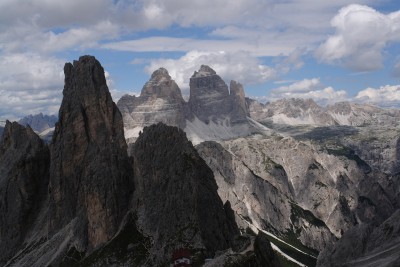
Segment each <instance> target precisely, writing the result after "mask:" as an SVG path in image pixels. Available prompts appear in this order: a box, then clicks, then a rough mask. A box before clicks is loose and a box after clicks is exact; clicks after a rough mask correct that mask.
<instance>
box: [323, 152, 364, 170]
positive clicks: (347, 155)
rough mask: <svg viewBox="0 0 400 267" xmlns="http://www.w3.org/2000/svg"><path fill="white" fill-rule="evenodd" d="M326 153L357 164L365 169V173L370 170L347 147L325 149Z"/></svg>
mask: <svg viewBox="0 0 400 267" xmlns="http://www.w3.org/2000/svg"><path fill="white" fill-rule="evenodd" d="M326 151H327V152H328V154H331V155H334V156H339V157H345V158H347V159H349V160H353V161H355V162H356V163H357V165H358V166H359V167H362V168H365V169H366V170H367V171H370V170H371V168H370V167H369V165H368V164H367V163H366V162H365V161H363V160H362V159H361V158H360V157H359V156H358V155H357V154H356V153H355V151H354V150H353V149H351V148H349V147H345V146H342V147H337V148H335V149H331V148H327V149H326Z"/></svg>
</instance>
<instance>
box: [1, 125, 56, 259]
mask: <svg viewBox="0 0 400 267" xmlns="http://www.w3.org/2000/svg"><path fill="white" fill-rule="evenodd" d="M48 161H49V150H48V147H47V146H46V145H45V144H44V143H43V141H42V140H41V139H40V138H39V137H38V136H37V135H36V134H35V133H34V132H33V130H32V129H31V128H30V127H27V128H25V127H23V126H21V125H19V124H18V123H16V122H13V123H10V122H8V121H7V123H6V126H5V129H4V135H3V138H2V139H1V141H0V251H1V253H0V265H3V264H4V263H5V261H6V260H7V259H8V258H9V257H10V256H12V255H13V253H15V250H16V249H17V248H18V246H19V245H21V244H22V242H23V240H24V237H25V235H26V234H27V232H28V231H29V230H31V227H32V225H33V221H34V219H35V216H36V215H37V213H38V210H39V209H40V204H41V203H42V202H43V200H44V199H45V198H46V193H47V185H48V179H49V176H48V167H49V166H48Z"/></svg>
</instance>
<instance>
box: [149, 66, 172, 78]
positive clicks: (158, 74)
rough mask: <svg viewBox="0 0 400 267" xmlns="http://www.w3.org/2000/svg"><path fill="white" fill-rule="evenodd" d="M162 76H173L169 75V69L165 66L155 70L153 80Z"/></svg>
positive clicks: (152, 75)
mask: <svg viewBox="0 0 400 267" xmlns="http://www.w3.org/2000/svg"><path fill="white" fill-rule="evenodd" d="M161 77H166V78H168V79H171V76H169V73H168V70H167V69H165V68H163V67H161V68H159V69H158V70H155V71H154V72H153V73H152V74H151V80H153V79H157V78H161Z"/></svg>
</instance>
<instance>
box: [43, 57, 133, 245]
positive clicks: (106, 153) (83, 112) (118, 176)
mask: <svg viewBox="0 0 400 267" xmlns="http://www.w3.org/2000/svg"><path fill="white" fill-rule="evenodd" d="M64 73H65V86H64V91H63V95H64V98H63V101H62V104H61V108H60V112H59V122H58V123H57V125H56V129H55V133H54V136H53V141H52V145H51V147H50V152H51V166H50V183H49V192H50V204H49V231H50V234H52V233H55V232H56V231H58V230H59V229H61V228H62V227H64V226H65V225H67V224H68V223H69V222H70V221H71V220H73V219H76V222H77V229H79V231H82V232H81V233H79V235H80V238H81V241H82V242H83V244H86V245H87V247H88V248H89V249H91V248H94V247H97V246H99V245H101V244H102V243H104V242H106V241H108V240H109V239H110V238H111V237H112V236H113V235H114V234H115V232H116V231H117V228H118V226H119V223H120V222H121V219H122V217H123V216H124V215H125V213H126V211H127V208H128V207H127V206H128V202H129V194H130V191H131V188H130V176H131V173H132V172H131V167H130V163H129V160H128V156H127V152H126V149H127V146H126V142H125V139H124V132H123V122H122V116H121V113H120V112H119V110H118V109H117V106H116V105H115V103H114V102H113V101H112V99H111V95H110V93H109V91H108V87H107V84H106V80H105V77H104V69H103V68H102V66H101V65H100V63H99V62H98V61H97V60H96V59H95V58H94V57H91V56H83V57H80V58H79V61H74V63H73V64H71V63H67V64H66V65H65V67H64Z"/></svg>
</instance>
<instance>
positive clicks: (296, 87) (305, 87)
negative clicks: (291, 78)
mask: <svg viewBox="0 0 400 267" xmlns="http://www.w3.org/2000/svg"><path fill="white" fill-rule="evenodd" d="M322 87H323V85H322V84H321V82H320V80H319V79H318V78H313V79H304V80H302V81H298V82H295V83H292V84H290V85H288V86H281V87H279V88H276V89H273V90H272V92H273V93H296V92H308V91H314V90H319V89H322Z"/></svg>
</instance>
